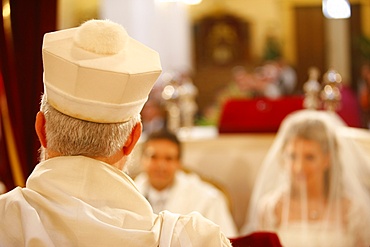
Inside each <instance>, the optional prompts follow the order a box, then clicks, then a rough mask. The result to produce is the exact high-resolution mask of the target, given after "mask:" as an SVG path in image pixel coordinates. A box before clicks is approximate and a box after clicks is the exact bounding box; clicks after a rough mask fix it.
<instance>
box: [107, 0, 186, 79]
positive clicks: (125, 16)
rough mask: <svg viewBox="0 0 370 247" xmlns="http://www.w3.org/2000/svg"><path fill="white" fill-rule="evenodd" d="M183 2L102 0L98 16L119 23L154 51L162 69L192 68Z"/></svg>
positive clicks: (182, 69)
mask: <svg viewBox="0 0 370 247" xmlns="http://www.w3.org/2000/svg"><path fill="white" fill-rule="evenodd" d="M186 8H187V5H185V4H184V3H179V2H168V3H161V2H159V1H158V0H102V1H101V6H100V11H101V12H100V18H102V19H110V20H112V21H115V22H117V23H120V24H121V25H123V26H124V27H125V28H126V30H127V32H128V33H129V35H130V36H131V37H133V38H135V39H137V40H139V41H140V42H142V43H144V44H146V45H147V46H149V47H151V48H153V49H154V50H156V51H158V52H159V54H160V57H161V62H162V68H163V71H180V72H185V71H189V70H191V69H192V58H191V27H190V24H189V21H188V13H187V9H186Z"/></svg>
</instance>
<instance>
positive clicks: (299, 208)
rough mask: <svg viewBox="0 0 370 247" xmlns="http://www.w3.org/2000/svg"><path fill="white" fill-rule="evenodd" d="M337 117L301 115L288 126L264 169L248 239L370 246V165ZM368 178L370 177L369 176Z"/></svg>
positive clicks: (318, 113) (285, 123) (254, 197)
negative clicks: (261, 234) (273, 236)
mask: <svg viewBox="0 0 370 247" xmlns="http://www.w3.org/2000/svg"><path fill="white" fill-rule="evenodd" d="M344 126H345V124H344V122H343V121H342V120H341V119H340V118H339V117H338V116H337V115H336V114H335V113H334V112H326V111H316V110H301V111H297V112H295V113H292V114H290V115H289V116H287V117H286V119H285V120H284V121H283V123H282V125H281V127H280V129H279V131H278V133H277V136H276V139H275V141H274V143H273V145H272V146H271V149H270V150H269V152H268V154H267V156H266V158H265V160H264V163H263V165H262V167H261V171H260V174H259V176H258V177H257V179H256V184H255V186H254V190H253V193H252V197H251V202H250V206H249V213H248V215H247V217H248V218H247V219H248V220H247V222H246V224H245V226H244V227H243V228H242V233H243V234H248V233H251V232H253V231H260V230H268V231H273V232H276V233H277V234H278V236H279V238H280V240H281V242H282V245H283V246H286V247H291V246H337V247H340V246H343V247H344V246H369V244H370V231H369V229H370V206H369V205H370V198H369V196H370V194H369V191H367V190H366V188H365V185H364V184H363V183H361V180H359V175H364V172H369V168H370V167H369V161H368V160H366V158H365V156H363V155H361V150H359V149H357V146H356V144H355V143H353V142H349V141H348V139H346V140H344V139H343V138H341V137H340V135H339V134H338V133H340V129H341V128H345V127H344ZM366 174H369V173H366Z"/></svg>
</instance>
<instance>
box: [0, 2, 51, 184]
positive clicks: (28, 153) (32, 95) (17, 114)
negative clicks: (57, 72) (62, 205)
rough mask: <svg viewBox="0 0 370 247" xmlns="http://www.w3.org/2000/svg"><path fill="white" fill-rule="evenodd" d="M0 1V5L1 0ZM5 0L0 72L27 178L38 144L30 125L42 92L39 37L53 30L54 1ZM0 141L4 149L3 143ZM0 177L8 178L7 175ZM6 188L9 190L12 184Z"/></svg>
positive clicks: (36, 157)
mask: <svg viewBox="0 0 370 247" xmlns="http://www.w3.org/2000/svg"><path fill="white" fill-rule="evenodd" d="M0 2H1V6H3V2H4V0H0ZM9 3H10V10H11V11H10V21H11V32H10V30H9V29H8V28H7V27H8V25H5V24H6V23H9V17H3V16H2V13H3V12H1V18H0V54H1V57H0V58H1V59H0V73H1V74H2V76H3V81H4V92H5V94H6V97H7V105H8V110H9V115H10V121H11V124H12V127H13V132H14V138H15V142H16V146H17V149H18V154H19V157H18V158H19V160H20V162H21V165H22V166H23V167H22V169H23V171H24V173H25V174H24V177H27V176H28V175H29V173H30V172H31V171H32V170H33V168H34V166H35V164H36V163H37V159H38V152H37V150H38V148H39V146H40V144H39V141H38V139H37V136H36V133H35V130H34V127H33V126H34V121H35V115H36V113H37V111H38V109H39V102H40V94H41V92H42V91H43V83H42V73H43V71H42V58H41V47H42V39H43V36H44V34H45V33H46V32H49V31H54V30H55V29H56V12H57V11H56V10H57V0H39V1H36V2H35V1H9ZM0 144H1V145H2V147H4V148H5V149H6V148H7V147H6V146H4V143H0ZM1 150H3V148H2V149H1ZM1 154H3V151H1ZM1 160H2V162H3V163H5V164H3V163H2V164H1V165H2V166H9V163H8V162H6V159H3V156H2V157H1ZM0 172H1V169H0ZM0 176H4V177H5V176H6V177H8V174H0ZM4 179H5V178H4ZM7 187H8V189H12V188H13V187H14V185H7Z"/></svg>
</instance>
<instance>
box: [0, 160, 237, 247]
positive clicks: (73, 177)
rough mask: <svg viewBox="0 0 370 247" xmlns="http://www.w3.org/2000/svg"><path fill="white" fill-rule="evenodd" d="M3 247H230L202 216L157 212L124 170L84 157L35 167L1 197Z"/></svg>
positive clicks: (212, 225)
mask: <svg viewBox="0 0 370 247" xmlns="http://www.w3.org/2000/svg"><path fill="white" fill-rule="evenodd" d="M0 219H1V224H0V246H6V247H12V246H14V247H19V246H28V247H31V246H37V247H42V246H47V247H52V246H63V247H65V246H130V247H131V246H140V247H142V246H231V245H230V242H229V240H228V239H227V238H226V237H225V236H224V235H223V234H222V233H221V232H220V229H219V227H218V226H217V225H215V224H213V223H212V222H210V221H209V220H206V219H204V218H203V217H202V216H201V215H199V214H192V215H184V216H180V215H176V214H171V213H169V212H162V213H160V214H159V215H156V214H154V213H153V211H152V209H151V207H150V205H149V203H148V202H147V201H146V199H145V198H144V197H143V196H142V195H141V194H140V193H139V192H138V191H137V189H136V188H135V185H134V183H133V182H132V180H131V179H130V178H129V177H128V176H127V175H126V174H124V173H123V172H121V171H120V170H118V169H116V168H114V167H112V166H110V165H108V164H106V163H104V162H100V161H97V160H94V159H90V158H86V157H83V156H77V157H57V158H53V159H49V160H47V161H44V162H42V163H40V164H39V165H37V166H36V168H35V170H34V171H33V173H32V174H31V175H30V177H29V178H28V180H27V184H26V187H25V188H20V187H17V188H15V189H13V190H12V191H10V192H8V193H6V194H3V195H1V196H0Z"/></svg>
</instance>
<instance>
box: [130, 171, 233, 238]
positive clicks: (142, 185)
mask: <svg viewBox="0 0 370 247" xmlns="http://www.w3.org/2000/svg"><path fill="white" fill-rule="evenodd" d="M135 184H136V186H137V188H138V189H139V191H140V192H141V193H142V194H143V195H144V196H145V197H149V195H148V193H149V191H151V190H150V189H149V188H150V184H149V181H148V176H147V174H145V173H141V174H139V175H138V176H137V177H136V178H135ZM163 207H164V209H165V210H168V211H170V212H172V213H178V214H188V213H190V212H193V211H196V212H199V213H200V214H202V215H203V216H204V217H206V218H208V219H210V220H212V221H213V222H214V223H216V224H217V225H219V226H220V227H221V230H222V232H223V233H225V235H226V236H227V237H229V238H234V237H236V236H237V235H238V233H237V229H236V226H235V223H234V220H233V218H232V215H231V213H230V210H229V207H228V204H227V201H226V197H225V196H224V195H223V194H222V192H221V191H219V190H218V189H216V188H215V187H213V186H212V185H211V184H208V183H206V182H204V181H202V180H201V179H200V177H199V176H198V175H196V174H194V173H185V172H183V171H177V173H176V177H175V182H174V184H173V185H172V186H171V188H170V189H169V191H168V196H167V199H166V202H165V204H164V206H163Z"/></svg>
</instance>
